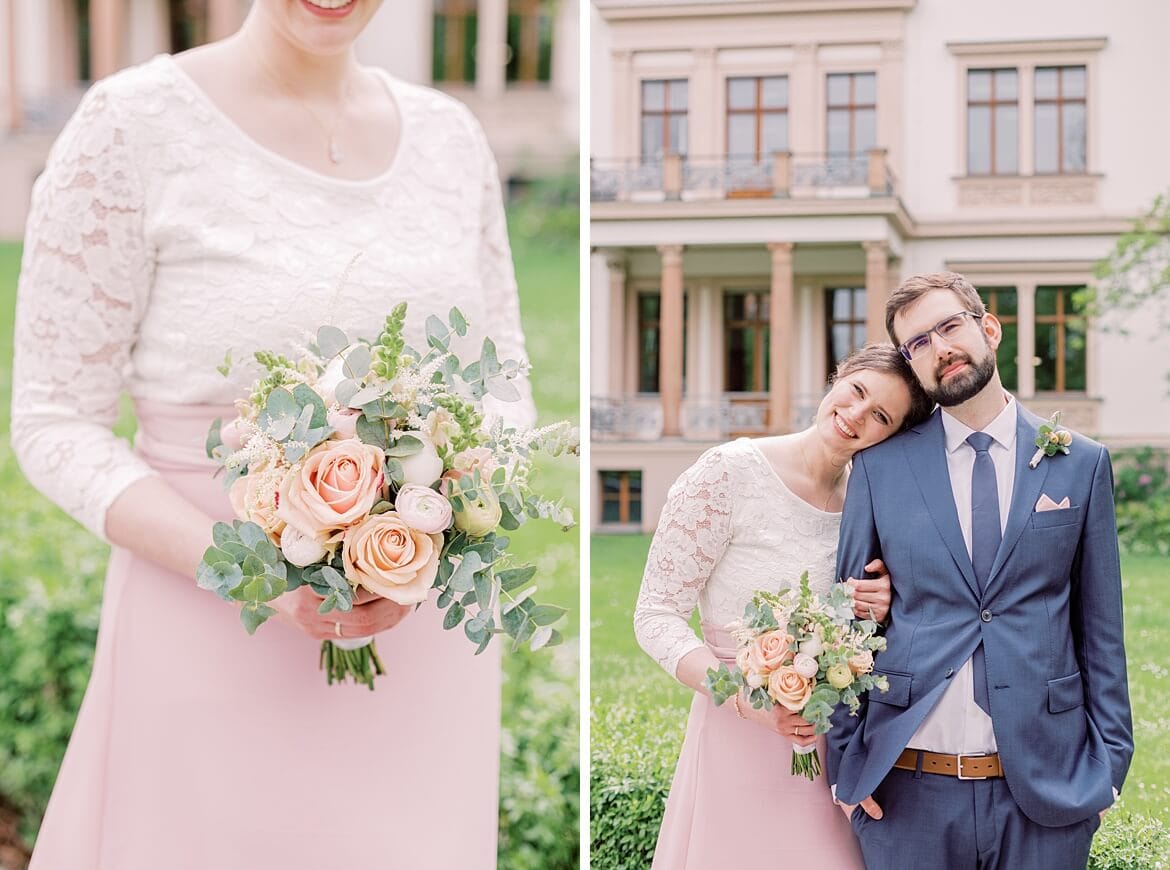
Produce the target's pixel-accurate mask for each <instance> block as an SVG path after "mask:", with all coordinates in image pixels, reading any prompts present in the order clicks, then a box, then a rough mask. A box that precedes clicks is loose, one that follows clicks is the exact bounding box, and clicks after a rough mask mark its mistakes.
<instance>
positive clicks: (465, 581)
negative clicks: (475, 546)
mask: <svg viewBox="0 0 1170 870" xmlns="http://www.w3.org/2000/svg"><path fill="white" fill-rule="evenodd" d="M482 567H483V560H482V559H480V558H479V553H476V552H475V551H474V550H472V551H470V552H466V553H464V554H463V559H462V561H461V562H460V563H459V565H458V566H457V567H456V568H455V570H454V571H453V572H452V574H451V579H450V580H449V581H447V582H448V584H449V585H450V587H451V588H452V589H454V590H455V591H456V592H470V591H471V590H472V589H473V588H475V574H476V572H477V571H479V570H480V569H481V568H482Z"/></svg>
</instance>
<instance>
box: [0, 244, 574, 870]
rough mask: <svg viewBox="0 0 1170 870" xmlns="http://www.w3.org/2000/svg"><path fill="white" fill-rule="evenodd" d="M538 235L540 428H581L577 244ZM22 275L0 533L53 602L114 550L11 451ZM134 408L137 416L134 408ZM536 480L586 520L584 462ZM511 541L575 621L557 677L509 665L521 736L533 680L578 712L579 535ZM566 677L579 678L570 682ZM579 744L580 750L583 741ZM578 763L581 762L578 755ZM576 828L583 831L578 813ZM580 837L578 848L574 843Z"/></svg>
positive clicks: (3, 274) (4, 340)
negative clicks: (38, 483)
mask: <svg viewBox="0 0 1170 870" xmlns="http://www.w3.org/2000/svg"><path fill="white" fill-rule="evenodd" d="M538 235H539V234H533V233H526V232H523V231H515V228H514V235H513V256H514V259H515V263H516V273H517V281H518V284H519V286H520V290H521V313H522V319H523V321H524V324H525V331H526V334H527V338H528V353H529V357H530V359H531V361H532V364H533V391H534V395H535V398H536V404H537V407H538V409H539V412H540V422H541V423H551V422H553V421H556V420H560V419H566V418H567V419H570V420H572V421H573V422H574V423H577V422H578V421H579V412H578V403H579V399H578V397H579V372H578V368H579V367H578V352H577V348H578V340H579V339H578V328H577V315H576V312H577V309H578V305H579V300H578V289H577V288H578V252H577V245H576V240H575V238H573V239H572V240H566V241H564V242H561V243H558V242H556V241H553V242H550V241H549V240H548V239H547V238H538ZM19 266H20V247H19V246H18V245H14V244H0V504H4V505H6V506H8V507H9V511H8V512H7V513H6V516H5V519H4V523H3V524H2V525H0V583H3V584H22V583H25V582H26V581H27V579H28V578H31V577H36V578H38V579H40V580H42V581H43V582H44V584H45V586H46V587H47V588H48V589H49V590H50V592H51V591H52V589H54V588H55V587H57V586H58V584H60V583H77V582H79V581H78V578H89V579H88V582H90V583H93V584H100V580H99V578H100V577H101V576H102V575H103V574H104V571H105V563H106V559H107V556H108V553H109V551H108V548H107V547H105V546H104V545H102V544H101V543H100V542H98V541H97V540H96V539H94V538H92V537H91V536H89V535H87V534H78V533H77V532H78V528H79V527H78V526H77V524H76V523H75V522H74V521H73V520H72V519H71V518H69V517H67V516H66V515H65V514H64V513H63V512H62V511H60V510H59V509H58V508H56V507H55V506H54V505H52V504H51V503H50V502H49V501H48V500H47V499H45V498H44V497H43V496H41V495H40V494H39V493H37V492H36V491H35V490H33V489H32V487H31V486H30V485H29V484H28V483H27V482H26V481H25V479H24V477H23V476H22V475H21V473H20V471H19V469H18V468H17V466H16V462H15V460H14V458H13V456H12V452H11V449H10V447H9V444H8V434H9V405H10V398H11V389H10V381H11V364H12V331H13V307H14V302H15V296H16V279H17V274H18V271H19ZM126 408H127V409H128V408H129V405H128V403H127V404H126ZM117 428H118V431H119V433H120V434H123V435H128V434H129V433H130V432H131V431H132V429H133V420H132V419H131V418H130V416H129V414H124V415H123V421H122V422H120V423H119V426H118V427H117ZM538 473H539V475H540V478H539V479H540V481H541V486H542V489H543V491H544V492H545V493H547V494H549V495H554V494H557V493H563V494H564V497H565V502H566V503H567V504H568V505H569V506H571V507H572V508H573V509H574V512H576V513H579V504H578V492H579V489H578V483H577V482H578V474H579V470H578V462H577V461H576V460H574V459H569V458H561V459H558V460H547V461H542V462H541V464H540V466H539V472H538ZM12 506H19V509H18V510H12ZM512 539H513V541H514V550H515V552H516V553H517V555H518V556H519V557H520V558H521V559H524V560H526V561H532V562H535V563H536V564H537V565H538V568H539V573H538V576H537V582H539V584H540V599H541V601H542V602H545V603H550V604H558V605H560V606H562V607H567V608H569V615H568V617H567V619H566V620H565V621H564V622H563V624H562V625H561V626H559V627H560V628H561V629H562V631H563V633H564V634H565V636H566V644H565V647H564V648H562V649H559V650H557V651H555V655H556V656H557V657H558V659H559V663H558V665H557V666H556V667H554V665H553V653H550V652H542V653H540V654H538V655H537V656H536V657H535V660H534V661H535V662H537V664H535V665H534V666H532V667H525V666H524V665H523V663H521V662H520V661H519V658H520V656H524V655H528V653H527V652H523V653H520V654H519V655H518V656H506V657H505V704H504V714H503V715H504V722H503V726H504V728H505V730H507V729H509V728H510V727H520V726H519V724H518V723H519V721H520V715H521V712H522V711H521V710H519V709H518V706H519V705H518V703H512V704H510V703H509V700H510V699H522V698H524V697H525V689H526V686H525V685H524V684H523V683H524V681H525V680H529V679H534V675H535V678H539V679H543V680H549V679H557V680H561V681H564V680H568V679H571V680H572V682H573V686H572V692H571V695H572V698H573V703H574V704H575V699H576V692H577V690H576V678H575V675H576V674H577V672H578V667H577V661H578V652H577V649H578V645H577V641H578V637H579V634H580V624H579V619H578V615H577V605H578V601H579V580H578V565H579V558H578V553H579V546H580V535H579V533H578V531H577V530H576V529H574V530H572V531H571V532H568V533H566V532H563V531H562V530H561V529H560V528H559V527H558V526H553V525H552V524H550V523H545V522H538V521H534V522H529V523H527V524H526V525H525V526H524V527H523V528H522V529H520V530H518V531H517V532H515V533H513V534H512ZM95 588H96V587H95ZM0 616H2V614H0ZM0 622H2V620H0ZM469 654H470V648H469ZM529 664H532V663H529ZM566 674H571V675H574V676H572V677H567V676H565V675H566ZM0 715H3V714H2V713H0ZM571 739H572V740H573V741H574V745H575V741H576V733H575V731H574V733H573V735H572V738H571ZM573 758H574V760H575V752H574V753H573ZM575 799H576V796H575V794H574V795H573V800H575ZM571 818H572V820H573V821H574V822H575V820H576V813H575V811H574V812H573V814H572V816H571ZM572 837H573V839H574V841H575V838H576V835H575V834H573V835H572ZM507 863H508V860H507V856H506V855H501V864H502V865H504V866H506V865H507Z"/></svg>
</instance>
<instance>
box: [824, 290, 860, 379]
mask: <svg viewBox="0 0 1170 870" xmlns="http://www.w3.org/2000/svg"><path fill="white" fill-rule="evenodd" d="M825 310H826V311H827V312H828V317H826V318H825V325H826V327H827V329H828V336H827V341H826V342H825V346H826V348H827V349H828V359H827V360H826V368H825V371H827V372H828V373H829V377H832V376H833V373H834V372H836V371H837V363H839V362H841V360H843V359H845V357H847V356H849V354H851V353H853V351H855V350H857V349H858V348H859V347H861V346H862V345H864V344H865V288H864V287H832V288H830V289H828V290H826V291H825Z"/></svg>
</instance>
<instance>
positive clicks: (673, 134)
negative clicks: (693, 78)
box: [642, 79, 687, 158]
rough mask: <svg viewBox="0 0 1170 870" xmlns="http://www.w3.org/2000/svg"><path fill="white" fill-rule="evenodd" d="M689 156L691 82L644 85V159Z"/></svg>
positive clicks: (667, 80)
mask: <svg viewBox="0 0 1170 870" xmlns="http://www.w3.org/2000/svg"><path fill="white" fill-rule="evenodd" d="M686 153H687V80H686V79H666V80H654V81H645V82H642V157H643V158H647V157H649V158H660V157H662V155H663V154H686Z"/></svg>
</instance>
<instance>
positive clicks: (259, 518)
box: [228, 467, 285, 544]
mask: <svg viewBox="0 0 1170 870" xmlns="http://www.w3.org/2000/svg"><path fill="white" fill-rule="evenodd" d="M280 480H281V473H280V472H279V471H277V472H275V473H274V472H273V471H271V470H269V469H268V468H266V467H261V468H257V469H255V470H253V471H252V472H250V473H249V474H247V475H245V476H244V477H241V478H240V479H239V480H237V481H236V482H235V483H233V484H232V485H231V488H230V489H228V501H230V502H231V505H232V510H234V511H235V512H236V516H237V517H239V518H240V519H241V520H244V521H245V522H249V523H255V524H256V525H258V526H259V527H260V528H261V529H263V530H264V534H266V535H268V538H269V540H271V541H272V543H274V544H278V543H279V542H280V533H281V532H283V531H284V527H285V520H284V518H283V517H281V516H280V511H279V509H278V507H277V505H278V504H279V495H278V488H279V485H280Z"/></svg>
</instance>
